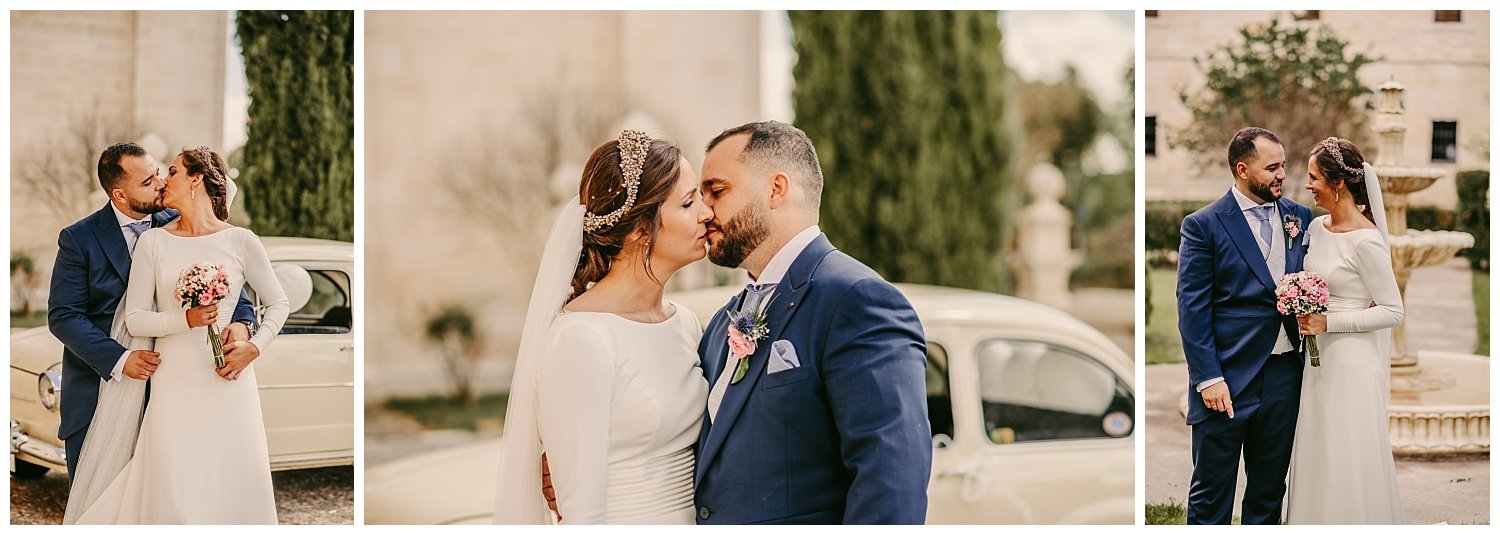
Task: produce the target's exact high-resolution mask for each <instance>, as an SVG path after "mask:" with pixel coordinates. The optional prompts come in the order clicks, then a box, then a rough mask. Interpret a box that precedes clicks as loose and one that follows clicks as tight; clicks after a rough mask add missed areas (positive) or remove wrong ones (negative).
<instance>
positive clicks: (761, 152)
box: [704, 121, 823, 209]
mask: <svg viewBox="0 0 1500 535" xmlns="http://www.w3.org/2000/svg"><path fill="white" fill-rule="evenodd" d="M747 133H748V134H750V141H749V142H748V143H746V144H745V152H742V153H740V161H742V162H745V163H748V164H750V165H762V164H778V166H785V167H786V168H787V170H789V171H794V172H796V174H797V175H800V178H801V179H802V182H803V184H802V185H803V186H804V187H806V188H807V200H808V202H810V203H812V207H813V208H814V209H816V208H817V207H818V206H819V205H821V204H822V200H823V166H822V165H820V164H819V163H818V151H817V149H815V148H813V144H812V140H811V139H808V137H807V133H806V132H803V131H802V129H800V128H797V127H795V126H792V125H789V124H786V123H783V122H781V121H758V122H754V123H745V124H742V125H739V126H736V127H734V128H730V129H728V130H725V131H723V132H721V133H720V134H719V135H718V136H717V137H714V139H713V141H709V142H708V148H706V149H704V151H705V152H707V151H711V150H714V147H717V146H719V143H720V142H723V141H724V140H726V139H729V138H731V137H734V136H737V135H740V134H747Z"/></svg>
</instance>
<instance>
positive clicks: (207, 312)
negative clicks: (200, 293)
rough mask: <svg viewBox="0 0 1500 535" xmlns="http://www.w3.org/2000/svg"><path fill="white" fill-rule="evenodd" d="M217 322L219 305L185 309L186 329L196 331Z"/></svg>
mask: <svg viewBox="0 0 1500 535" xmlns="http://www.w3.org/2000/svg"><path fill="white" fill-rule="evenodd" d="M216 321H219V304H218V303H213V304H208V305H203V306H197V307H193V308H189V309H187V324H188V328H191V329H197V328H199V327H202V326H204V325H210V324H212V323H214V322H216Z"/></svg>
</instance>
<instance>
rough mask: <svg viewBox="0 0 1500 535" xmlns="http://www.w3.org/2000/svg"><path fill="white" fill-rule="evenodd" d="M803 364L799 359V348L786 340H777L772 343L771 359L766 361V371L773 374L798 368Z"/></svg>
mask: <svg viewBox="0 0 1500 535" xmlns="http://www.w3.org/2000/svg"><path fill="white" fill-rule="evenodd" d="M801 366H802V361H801V360H797V349H796V348H794V347H792V343H791V342H788V341H786V340H777V341H776V342H775V343H772V344H771V360H770V361H768V362H766V373H767V374H772V373H777V372H784V371H787V370H793V369H797V368H799V367H801Z"/></svg>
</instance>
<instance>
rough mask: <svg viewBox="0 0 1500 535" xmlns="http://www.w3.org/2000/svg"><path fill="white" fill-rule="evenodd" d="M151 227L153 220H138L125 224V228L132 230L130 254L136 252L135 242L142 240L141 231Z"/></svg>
mask: <svg viewBox="0 0 1500 535" xmlns="http://www.w3.org/2000/svg"><path fill="white" fill-rule="evenodd" d="M149 228H151V221H150V220H146V221H136V222H134V223H130V224H128V225H125V230H128V231H130V244H129V245H130V254H135V244H136V243H137V242H139V241H141V233H142V232H145V231H146V229H149Z"/></svg>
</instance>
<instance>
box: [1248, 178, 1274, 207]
mask: <svg viewBox="0 0 1500 535" xmlns="http://www.w3.org/2000/svg"><path fill="white" fill-rule="evenodd" d="M1250 193H1253V194H1255V197H1256V198H1258V199H1260V200H1261V202H1271V201H1275V200H1279V199H1281V196H1280V195H1277V194H1276V192H1275V191H1272V190H1271V184H1269V183H1266V184H1256V183H1255V181H1253V180H1252V181H1250Z"/></svg>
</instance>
